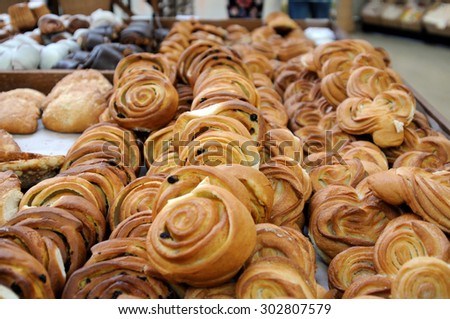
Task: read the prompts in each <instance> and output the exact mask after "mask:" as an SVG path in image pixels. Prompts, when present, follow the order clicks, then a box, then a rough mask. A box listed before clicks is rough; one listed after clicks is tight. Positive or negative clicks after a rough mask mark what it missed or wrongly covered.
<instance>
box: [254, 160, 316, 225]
mask: <svg viewBox="0 0 450 319" xmlns="http://www.w3.org/2000/svg"><path fill="white" fill-rule="evenodd" d="M259 170H260V171H261V172H262V173H264V175H266V176H267V178H268V179H269V180H270V182H271V183H272V188H273V190H274V192H275V193H274V195H275V197H274V203H273V207H272V214H271V216H270V222H271V223H273V224H275V225H278V226H288V227H293V228H296V229H301V228H302V227H303V224H304V222H305V216H304V214H303V208H304V206H305V202H306V201H307V200H308V198H309V197H310V196H311V192H312V187H311V181H310V178H309V175H308V173H306V171H305V170H304V169H303V168H302V167H301V166H300V163H298V162H295V161H293V160H292V159H291V158H289V157H286V156H275V157H272V159H271V161H270V162H269V163H265V164H263V165H261V167H260V169H259Z"/></svg>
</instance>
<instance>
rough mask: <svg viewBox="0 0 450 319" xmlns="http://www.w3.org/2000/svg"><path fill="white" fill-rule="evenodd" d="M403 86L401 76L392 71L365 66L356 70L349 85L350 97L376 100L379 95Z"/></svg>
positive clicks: (350, 78) (349, 80)
mask: <svg viewBox="0 0 450 319" xmlns="http://www.w3.org/2000/svg"><path fill="white" fill-rule="evenodd" d="M394 84H402V80H401V79H400V77H399V75H398V74H397V73H395V72H394V71H393V70H392V69H384V70H381V69H378V68H375V67H371V66H364V67H360V68H358V69H356V70H354V71H353V72H352V73H351V75H350V77H349V78H348V83H347V94H348V96H349V97H360V98H369V99H375V98H376V97H377V95H378V94H380V93H382V92H384V91H388V90H390V89H391V88H393V87H395V85H394Z"/></svg>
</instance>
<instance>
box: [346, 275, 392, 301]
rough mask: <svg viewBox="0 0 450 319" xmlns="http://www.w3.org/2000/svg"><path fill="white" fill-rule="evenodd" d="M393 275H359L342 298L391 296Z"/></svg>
mask: <svg viewBox="0 0 450 319" xmlns="http://www.w3.org/2000/svg"><path fill="white" fill-rule="evenodd" d="M392 281H393V279H392V277H389V276H385V275H372V276H361V277H358V279H357V280H355V281H354V282H353V283H352V284H351V285H350V286H349V287H348V288H347V290H346V291H345V293H344V295H343V296H342V299H354V298H368V297H378V298H390V296H391V287H392Z"/></svg>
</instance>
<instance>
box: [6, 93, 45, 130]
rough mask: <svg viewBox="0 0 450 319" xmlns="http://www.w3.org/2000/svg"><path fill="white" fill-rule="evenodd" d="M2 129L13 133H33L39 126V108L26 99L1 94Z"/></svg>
mask: <svg viewBox="0 0 450 319" xmlns="http://www.w3.org/2000/svg"><path fill="white" fill-rule="evenodd" d="M0 113H1V114H2V115H1V117H0V129H4V130H5V131H7V132H8V133H11V134H31V133H34V132H36V130H37V128H38V119H39V117H40V115H41V112H40V111H39V109H38V108H37V107H36V106H35V105H33V104H30V103H28V102H27V101H26V100H25V99H16V98H15V97H14V96H13V95H0Z"/></svg>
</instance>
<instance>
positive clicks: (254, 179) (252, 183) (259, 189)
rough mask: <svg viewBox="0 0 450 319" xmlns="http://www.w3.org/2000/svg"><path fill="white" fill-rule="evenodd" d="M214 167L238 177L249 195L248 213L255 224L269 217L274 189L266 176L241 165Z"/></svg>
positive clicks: (265, 220)
mask: <svg viewBox="0 0 450 319" xmlns="http://www.w3.org/2000/svg"><path fill="white" fill-rule="evenodd" d="M216 169H218V170H219V171H222V172H223V173H224V174H226V175H229V176H233V177H235V178H236V179H238V180H239V181H240V182H241V183H242V184H243V185H244V186H245V188H246V189H247V192H248V194H249V196H250V209H249V210H250V213H251V214H252V217H253V220H254V222H255V223H256V224H258V223H264V222H267V221H268V220H269V219H270V214H271V211H272V206H273V201H274V191H273V189H272V185H271V183H270V181H269V180H268V179H267V177H266V176H265V175H264V174H263V173H261V172H260V171H258V170H256V169H253V168H251V167H248V166H243V165H220V166H217V167H216Z"/></svg>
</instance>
